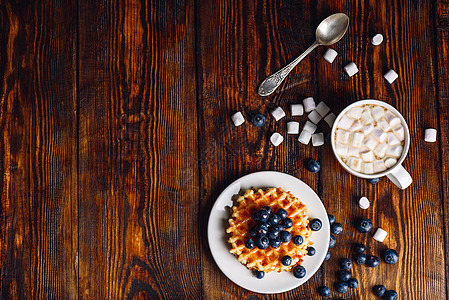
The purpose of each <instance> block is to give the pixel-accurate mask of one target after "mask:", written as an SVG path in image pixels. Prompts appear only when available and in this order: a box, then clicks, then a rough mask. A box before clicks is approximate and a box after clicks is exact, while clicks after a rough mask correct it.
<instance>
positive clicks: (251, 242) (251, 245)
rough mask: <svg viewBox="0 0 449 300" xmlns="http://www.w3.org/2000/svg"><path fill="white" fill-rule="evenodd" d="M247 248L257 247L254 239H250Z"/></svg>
mask: <svg viewBox="0 0 449 300" xmlns="http://www.w3.org/2000/svg"><path fill="white" fill-rule="evenodd" d="M245 246H246V248H248V249H253V248H254V247H255V243H254V241H253V240H252V239H249V240H247V241H246V243H245Z"/></svg>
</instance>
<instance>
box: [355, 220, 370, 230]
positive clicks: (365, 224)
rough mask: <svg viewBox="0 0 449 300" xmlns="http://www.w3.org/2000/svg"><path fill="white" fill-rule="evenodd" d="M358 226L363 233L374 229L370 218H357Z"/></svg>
mask: <svg viewBox="0 0 449 300" xmlns="http://www.w3.org/2000/svg"><path fill="white" fill-rule="evenodd" d="M356 228H357V230H358V231H360V232H361V233H368V232H370V231H371V230H372V229H373V223H372V222H371V220H370V219H367V218H360V219H358V220H357V225H356Z"/></svg>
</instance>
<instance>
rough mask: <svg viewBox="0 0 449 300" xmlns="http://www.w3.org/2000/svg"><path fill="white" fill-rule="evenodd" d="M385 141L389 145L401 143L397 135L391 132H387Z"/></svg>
mask: <svg viewBox="0 0 449 300" xmlns="http://www.w3.org/2000/svg"><path fill="white" fill-rule="evenodd" d="M387 142H388V145H390V146H394V145H399V144H400V143H401V141H400V140H399V139H398V138H397V136H396V135H395V134H394V133H393V132H388V133H387Z"/></svg>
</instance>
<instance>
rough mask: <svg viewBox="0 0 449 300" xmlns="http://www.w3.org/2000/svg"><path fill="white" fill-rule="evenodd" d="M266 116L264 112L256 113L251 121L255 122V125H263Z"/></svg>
mask: <svg viewBox="0 0 449 300" xmlns="http://www.w3.org/2000/svg"><path fill="white" fill-rule="evenodd" d="M265 120H266V118H265V116H264V115H262V114H255V115H254V116H253V117H252V118H251V123H253V125H254V126H256V127H261V126H263V125H265Z"/></svg>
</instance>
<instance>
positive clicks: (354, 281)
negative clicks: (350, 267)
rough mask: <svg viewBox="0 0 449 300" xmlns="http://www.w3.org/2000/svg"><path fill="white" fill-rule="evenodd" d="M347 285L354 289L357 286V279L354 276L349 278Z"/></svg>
mask: <svg viewBox="0 0 449 300" xmlns="http://www.w3.org/2000/svg"><path fill="white" fill-rule="evenodd" d="M348 286H349V287H350V288H351V289H355V288H357V287H358V286H359V281H358V280H357V279H355V278H351V279H349V280H348Z"/></svg>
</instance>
